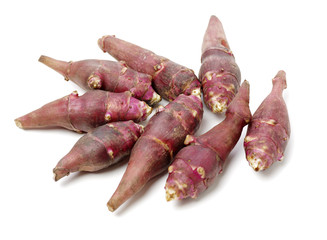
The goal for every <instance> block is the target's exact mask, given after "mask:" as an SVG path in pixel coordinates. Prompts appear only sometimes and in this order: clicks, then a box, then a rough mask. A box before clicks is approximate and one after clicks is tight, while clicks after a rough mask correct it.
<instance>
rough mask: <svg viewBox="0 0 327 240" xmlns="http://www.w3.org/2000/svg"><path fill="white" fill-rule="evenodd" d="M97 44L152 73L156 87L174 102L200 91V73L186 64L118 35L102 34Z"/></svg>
mask: <svg viewBox="0 0 327 240" xmlns="http://www.w3.org/2000/svg"><path fill="white" fill-rule="evenodd" d="M98 45H99V47H100V48H101V49H102V50H103V51H104V52H108V53H109V54H110V55H111V56H113V57H114V58H115V59H117V60H118V61H124V62H125V63H126V64H127V66H129V67H130V68H132V69H134V70H136V71H138V72H142V73H146V74H149V75H151V76H152V77H153V86H154V88H155V90H156V91H157V92H158V93H159V94H160V96H161V97H162V98H164V99H166V100H169V101H172V100H174V99H175V98H176V97H178V96H179V95H180V94H185V95H190V94H201V93H200V87H201V86H200V82H199V80H198V78H197V76H196V75H195V74H194V72H193V70H191V69H189V68H187V67H184V66H181V65H179V64H177V63H175V62H173V61H171V60H169V59H167V58H165V57H162V56H158V55H156V54H155V53H153V52H151V51H149V50H147V49H144V48H142V47H139V46H137V45H135V44H132V43H129V42H126V41H124V40H121V39H119V38H116V37H115V36H110V35H107V36H103V37H102V38H100V39H99V40H98Z"/></svg>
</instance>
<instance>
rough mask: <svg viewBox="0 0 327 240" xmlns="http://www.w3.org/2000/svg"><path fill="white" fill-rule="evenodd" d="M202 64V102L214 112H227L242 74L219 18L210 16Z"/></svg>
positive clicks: (200, 76)
mask: <svg viewBox="0 0 327 240" xmlns="http://www.w3.org/2000/svg"><path fill="white" fill-rule="evenodd" d="M201 63H202V65H201V68H200V73H199V79H200V82H201V84H202V91H203V100H204V102H205V104H206V105H207V107H208V108H209V109H210V110H211V111H212V112H214V113H217V112H225V111H226V109H227V106H228V105H229V104H230V102H231V101H232V99H233V98H234V96H235V94H236V93H237V91H238V89H239V86H240V82H241V73H240V69H239V67H238V66H237V64H236V63H235V58H234V55H233V53H232V52H231V50H230V47H229V45H228V42H227V39H226V36H225V32H224V29H223V26H222V24H221V22H220V21H219V19H218V18H217V17H216V16H211V18H210V21H209V24H208V28H207V30H206V33H205V35H204V38H203V43H202V57H201Z"/></svg>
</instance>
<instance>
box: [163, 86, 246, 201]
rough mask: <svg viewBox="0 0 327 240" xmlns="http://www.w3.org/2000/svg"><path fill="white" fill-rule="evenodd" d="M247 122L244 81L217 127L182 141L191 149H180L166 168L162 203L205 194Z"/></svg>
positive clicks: (220, 170) (189, 136)
mask: <svg viewBox="0 0 327 240" xmlns="http://www.w3.org/2000/svg"><path fill="white" fill-rule="evenodd" d="M250 120H251V112H250V109H249V83H248V82H247V81H244V82H243V83H242V86H241V87H240V90H239V92H238V93H237V94H236V96H235V98H234V99H233V100H232V102H231V104H230V105H229V107H228V110H227V112H226V117H225V119H224V120H223V121H222V122H221V123H219V124H218V125H216V126H215V127H213V128H212V129H211V130H209V131H208V132H206V133H205V134H203V135H201V136H199V137H195V136H191V135H188V136H187V137H186V139H185V142H184V143H185V144H186V145H188V144H191V145H189V146H186V147H184V148H182V149H181V150H180V151H179V152H178V153H177V155H176V157H175V160H174V161H173V163H172V164H171V165H170V166H169V168H168V172H169V175H168V178H167V181H166V185H165V190H166V200H167V201H170V200H173V199H184V198H188V197H191V198H196V197H198V196H199V194H200V193H201V192H203V191H204V190H206V189H207V188H208V187H209V186H210V185H211V184H212V183H213V182H214V180H215V178H216V177H217V176H218V174H220V173H221V172H222V170H223V166H224V163H225V161H226V158H227V157H228V155H229V153H230V152H231V151H232V149H233V148H234V146H235V145H236V143H237V142H238V140H239V138H240V136H241V133H242V129H243V127H244V126H246V125H247V124H248V123H249V122H250Z"/></svg>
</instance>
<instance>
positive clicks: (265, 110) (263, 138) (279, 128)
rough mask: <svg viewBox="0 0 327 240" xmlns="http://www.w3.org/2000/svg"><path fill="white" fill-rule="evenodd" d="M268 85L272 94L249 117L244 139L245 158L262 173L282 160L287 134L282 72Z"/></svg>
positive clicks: (287, 125)
mask: <svg viewBox="0 0 327 240" xmlns="http://www.w3.org/2000/svg"><path fill="white" fill-rule="evenodd" d="M272 84H273V87H272V91H271V92H270V94H269V95H268V96H267V97H266V98H265V99H264V100H263V102H262V103H261V104H260V106H259V107H258V109H257V110H256V111H255V113H254V114H253V118H252V121H251V123H250V124H249V127H248V130H247V134H246V137H245V138H244V149H245V154H246V159H247V161H248V162H249V164H250V166H251V167H252V168H253V169H254V170H255V171H262V170H265V169H267V168H269V167H270V166H271V165H272V164H273V163H274V162H276V161H281V160H282V159H283V158H284V151H285V149H286V146H287V143H288V140H289V138H290V133H291V127H290V120H289V116H288V111H287V106H286V103H285V101H284V99H283V90H284V89H286V87H287V83H286V73H285V72H284V71H283V70H281V71H279V72H278V73H277V75H276V76H275V77H274V78H273V80H272Z"/></svg>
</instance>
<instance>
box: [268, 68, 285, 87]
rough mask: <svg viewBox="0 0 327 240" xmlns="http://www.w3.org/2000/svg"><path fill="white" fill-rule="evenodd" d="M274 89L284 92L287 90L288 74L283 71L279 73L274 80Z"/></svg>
mask: <svg viewBox="0 0 327 240" xmlns="http://www.w3.org/2000/svg"><path fill="white" fill-rule="evenodd" d="M272 82H273V86H274V88H279V89H281V90H284V89H286V88H287V82H286V72H285V71H283V70H280V71H278V73H277V74H276V76H275V77H274V78H273V80H272Z"/></svg>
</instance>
